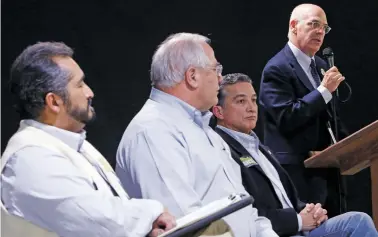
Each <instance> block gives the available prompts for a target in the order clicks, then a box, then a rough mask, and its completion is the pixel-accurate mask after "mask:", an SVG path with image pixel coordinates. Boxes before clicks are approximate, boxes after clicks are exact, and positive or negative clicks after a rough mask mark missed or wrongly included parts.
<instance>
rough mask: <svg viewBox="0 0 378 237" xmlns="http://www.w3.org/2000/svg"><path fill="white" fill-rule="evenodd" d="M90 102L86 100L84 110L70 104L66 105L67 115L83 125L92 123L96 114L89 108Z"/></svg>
mask: <svg viewBox="0 0 378 237" xmlns="http://www.w3.org/2000/svg"><path fill="white" fill-rule="evenodd" d="M91 104H92V100H91V99H89V100H88V104H87V107H86V108H85V109H83V108H79V107H77V106H76V107H75V106H73V105H72V103H69V104H68V105H67V112H68V114H69V115H70V116H71V117H72V118H74V119H75V120H76V121H78V122H81V123H83V124H88V123H90V122H92V121H93V120H94V119H95V118H96V112H95V110H94V108H93V107H92V106H91Z"/></svg>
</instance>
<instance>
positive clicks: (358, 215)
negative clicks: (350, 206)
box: [346, 211, 373, 223]
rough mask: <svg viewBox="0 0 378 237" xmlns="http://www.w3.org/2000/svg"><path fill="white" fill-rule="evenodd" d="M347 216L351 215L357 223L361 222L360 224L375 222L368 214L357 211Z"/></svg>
mask: <svg viewBox="0 0 378 237" xmlns="http://www.w3.org/2000/svg"><path fill="white" fill-rule="evenodd" d="M346 214H349V215H350V217H351V218H352V219H353V220H355V221H359V222H364V223H365V222H369V223H370V222H371V223H372V222H373V219H372V218H371V217H370V216H369V215H368V214H366V213H364V212H357V211H352V212H347V213H346Z"/></svg>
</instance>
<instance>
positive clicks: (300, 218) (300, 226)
mask: <svg viewBox="0 0 378 237" xmlns="http://www.w3.org/2000/svg"><path fill="white" fill-rule="evenodd" d="M297 217H298V232H299V231H301V230H302V217H301V215H299V214H297Z"/></svg>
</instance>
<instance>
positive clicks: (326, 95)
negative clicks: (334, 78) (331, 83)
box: [317, 85, 332, 104]
mask: <svg viewBox="0 0 378 237" xmlns="http://www.w3.org/2000/svg"><path fill="white" fill-rule="evenodd" d="M317 90H318V91H319V93H320V94H321V95H322V97H323V99H324V101H325V103H326V104H328V102H330V101H331V99H332V94H331V92H329V90H328V89H327V88H325V87H324V86H323V85H320V86H319V87H318V88H317Z"/></svg>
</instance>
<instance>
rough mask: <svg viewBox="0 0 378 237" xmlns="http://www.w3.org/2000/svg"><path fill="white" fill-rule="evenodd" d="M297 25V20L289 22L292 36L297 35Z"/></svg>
mask: <svg viewBox="0 0 378 237" xmlns="http://www.w3.org/2000/svg"><path fill="white" fill-rule="evenodd" d="M297 24H298V20H295V19H294V20H291V21H290V31H291V32H293V34H297Z"/></svg>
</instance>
